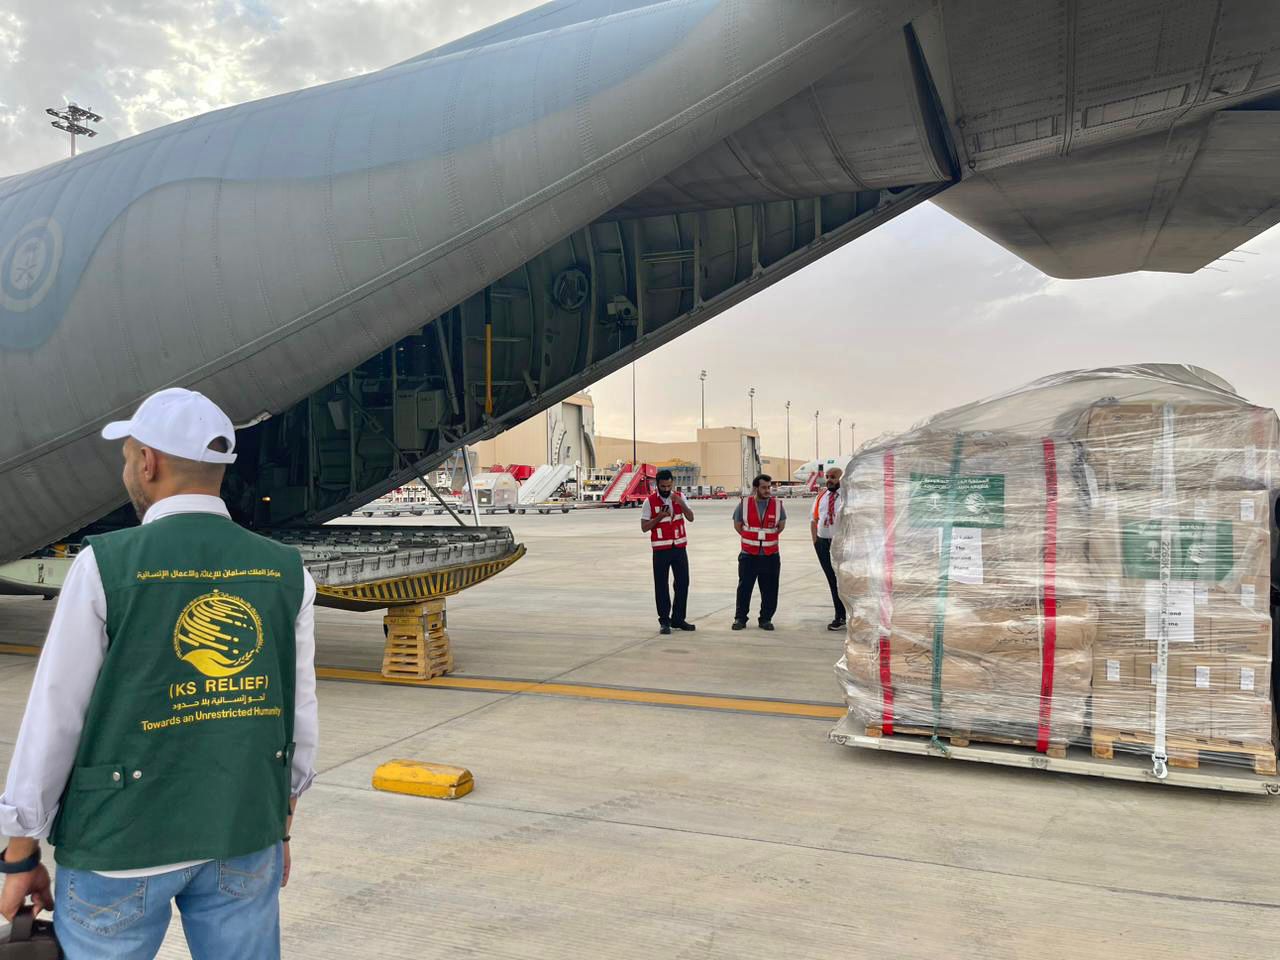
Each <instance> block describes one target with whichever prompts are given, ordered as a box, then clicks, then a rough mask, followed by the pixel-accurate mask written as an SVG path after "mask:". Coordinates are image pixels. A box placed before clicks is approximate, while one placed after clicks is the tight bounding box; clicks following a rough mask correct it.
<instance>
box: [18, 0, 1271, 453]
mask: <svg viewBox="0 0 1280 960" xmlns="http://www.w3.org/2000/svg"><path fill="white" fill-rule="evenodd" d="M535 5H536V4H535V3H532V2H527V0H484V2H481V0H474V2H471V3H459V2H448V0H347V2H344V3H337V2H333V0H248V2H236V0H99V2H95V3H92V4H91V3H85V2H73V0H5V3H4V4H3V7H0V176H5V175H8V174H12V173H19V172H21V171H24V170H29V169H32V168H34V167H38V166H42V165H44V164H46V163H50V162H52V161H54V160H58V159H60V158H62V157H63V156H65V155H66V151H67V141H66V136H65V134H60V133H58V132H56V131H54V130H52V129H51V128H50V127H49V126H48V125H47V121H48V119H49V118H48V117H46V116H44V108H45V107H46V106H60V105H62V104H63V103H65V102H67V101H69V100H74V101H76V102H78V103H80V104H81V105H82V106H85V107H88V108H90V109H92V110H94V111H95V112H97V113H99V114H101V115H102V117H103V123H102V124H101V125H100V131H101V134H100V136H99V137H98V139H97V140H95V141H91V142H90V144H89V145H90V146H92V145H95V144H99V145H100V144H102V143H108V142H111V141H113V140H116V139H121V138H124V137H128V136H131V135H133V134H136V133H141V132H143V131H145V130H149V129H151V128H153V127H156V126H160V125H162V124H165V123H169V122H172V121H174V120H178V119H181V118H184V117H188V116H192V115H194V114H198V113H203V112H205V111H207V110H211V109H215V108H218V107H222V106H226V105H229V104H233V103H239V102H243V101H245V100H251V99H256V98H258V97H263V96H269V95H271V94H276V93H282V92H286V91H289V90H295V89H298V88H301V87H306V86H311V85H313V84H316V83H322V82H327V81H330V80H335V79H339V78H341V77H346V76H352V75H356V74H360V73H365V72H368V71H371V70H377V69H380V68H382V67H385V66H388V65H390V64H392V63H396V62H398V61H400V60H404V59H406V58H408V57H411V56H414V55H416V54H419V53H422V52H424V51H426V50H430V49H432V48H434V47H437V46H439V45H440V44H442V43H446V42H448V41H450V40H452V39H454V38H456V37H459V36H463V35H465V34H467V33H470V32H472V31H474V30H477V29H480V28H481V27H484V26H487V25H488V24H490V23H493V22H496V21H499V20H503V19H505V18H507V17H509V16H512V15H514V14H516V13H519V12H521V11H523V10H525V9H528V8H530V7H532V6H535ZM1244 250H1245V251H1246V252H1240V253H1235V254H1232V255H1231V256H1230V260H1228V261H1223V262H1220V263H1218V264H1216V265H1215V266H1214V268H1212V269H1206V270H1202V271H1200V272H1199V273H1197V274H1194V275H1191V276H1181V275H1170V274H1151V273H1143V274H1130V275H1126V276H1121V277H1114V278H1108V279H1101V280H1083V281H1080V280H1077V281H1062V280H1053V279H1050V278H1049V277H1046V276H1045V275H1044V274H1042V273H1040V272H1039V271H1038V270H1036V269H1035V268H1033V267H1030V266H1028V265H1026V264H1024V263H1023V262H1022V261H1020V260H1019V259H1018V258H1017V257H1015V256H1013V255H1012V254H1010V253H1008V252H1006V251H1005V250H1003V249H1002V248H1000V247H999V246H997V245H996V244H994V243H992V242H991V241H989V240H987V239H986V238H984V237H982V236H981V235H979V234H978V233H976V232H975V231H973V230H972V229H970V228H969V227H968V226H966V225H965V224H963V223H961V222H959V221H957V220H955V219H953V218H952V217H950V216H949V215H948V214H946V213H944V212H943V211H942V210H940V209H939V208H937V207H935V206H933V205H932V204H923V205H921V206H919V207H916V208H915V209H914V210H912V211H909V212H908V213H906V214H904V215H903V216H901V217H899V218H898V219H896V220H893V221H891V222H890V223H889V224H887V225H885V226H883V227H881V228H879V229H878V230H876V231H874V232H873V233H871V234H869V235H867V236H865V237H862V238H860V239H859V240H856V241H854V242H853V243H851V244H848V245H847V246H845V247H843V248H841V249H840V250H838V251H836V252H834V253H832V254H829V255H828V256H826V257H825V258H823V259H822V260H820V261H818V262H817V263H815V264H813V265H811V266H810V267H808V268H806V269H805V270H802V271H800V272H799V273H797V274H795V275H793V276H791V277H789V278H788V279H786V280H784V281H782V282H780V283H778V284H776V285H774V286H773V287H770V288H768V289H766V290H764V291H762V292H760V293H758V294H756V295H755V296H753V297H752V298H751V299H749V300H747V301H745V302H744V303H742V304H739V305H738V306H735V307H733V308H732V309H730V310H727V311H725V312H724V313H723V314H721V315H719V316H718V317H715V318H714V319H712V320H710V321H707V322H706V323H704V324H703V325H702V326H701V327H698V328H697V329H695V330H693V331H692V332H690V333H688V334H686V335H684V336H683V337H681V338H679V339H677V340H675V341H673V342H672V343H670V344H668V345H667V346H665V347H662V348H659V349H658V350H656V351H654V352H653V353H650V354H649V355H647V356H646V357H644V358H643V359H642V360H640V361H639V362H638V363H637V364H636V370H635V373H636V387H637V395H638V397H639V402H638V404H637V406H638V410H637V417H636V419H637V424H638V432H639V435H640V438H641V439H645V440H689V439H692V438H693V434H694V431H695V429H696V428H697V426H698V424H699V421H700V401H699V388H700V384H699V381H698V373H699V371H700V370H703V369H705V370H706V371H707V376H708V379H707V382H706V407H707V425H708V426H726V425H731V424H737V425H746V424H747V422H748V417H749V405H748V397H747V391H748V390H749V389H750V388H751V387H755V390H756V396H755V422H756V425H757V426H758V427H759V428H760V431H761V438H762V446H763V447H764V452H765V453H766V454H768V455H770V456H784V455H786V438H787V433H788V431H787V416H786V406H785V405H786V402H787V401H788V400H790V401H791V404H792V406H791V417H790V441H791V455H792V456H793V457H796V458H799V457H802V456H805V457H807V456H812V455H813V453H814V451H815V424H814V413H815V411H817V412H818V413H819V416H818V420H817V441H818V442H817V445H816V449H817V450H818V452H819V454H820V455H821V456H822V457H824V458H825V457H828V456H835V455H836V454H837V453H848V452H849V447H850V443H851V441H853V440H855V439H856V442H857V443H858V445H861V444H862V443H863V442H865V441H867V440H869V439H871V438H873V437H875V436H878V435H881V434H885V433H891V432H896V431H901V430H903V429H906V428H908V427H910V426H911V425H912V424H914V423H916V422H918V421H919V420H921V419H923V418H924V417H926V416H928V415H929V414H931V413H934V412H937V411H939V410H943V409H946V408H948V407H952V406H956V405H958V404H962V403H967V402H970V401H972V400H976V399H979V398H981V397H983V396H987V395H990V394H992V393H995V392H999V391H1001V390H1004V389H1006V388H1009V387H1013V386H1016V385H1018V384H1020V383H1025V382H1027V381H1029V380H1033V379H1036V378H1038V377H1041V376H1044V375H1046V374H1049V373H1054V372H1057V371H1061V370H1070V369H1077V368H1085V367H1096V366H1111V365H1115V364H1121V363H1141V362H1168V363H1192V364H1196V365H1198V366H1202V367H1207V368H1208V369H1210V370H1212V371H1214V372H1215V373H1217V374H1218V375H1220V376H1222V377H1224V378H1225V379H1227V380H1228V381H1230V382H1231V383H1233V384H1235V386H1236V388H1237V389H1238V390H1239V392H1240V393H1241V394H1243V395H1244V396H1245V397H1247V398H1249V399H1250V400H1253V401H1254V402H1256V403H1262V404H1265V405H1267V406H1276V405H1277V404H1278V403H1280V388H1277V386H1276V379H1275V377H1274V376H1273V375H1272V371H1273V370H1274V369H1275V362H1274V357H1273V355H1272V353H1271V350H1273V349H1275V348H1276V344H1277V341H1276V338H1275V336H1274V334H1272V333H1270V332H1269V331H1270V330H1271V329H1272V325H1273V323H1274V320H1273V317H1274V313H1275V305H1274V301H1275V298H1276V294H1277V293H1280V266H1278V265H1277V264H1278V262H1280V232H1277V231H1271V232H1270V233H1268V234H1264V235H1262V236H1261V237H1259V238H1257V239H1255V240H1254V241H1253V242H1251V243H1249V244H1248V245H1247V246H1246V247H1245V248H1244ZM591 395H592V397H593V399H594V401H595V405H596V430H597V432H598V433H601V434H608V435H613V436H629V435H630V432H631V372H630V369H629V368H628V369H626V370H622V371H619V372H618V373H616V374H614V375H612V376H610V377H608V378H606V379H604V380H602V381H601V382H599V383H597V384H595V385H594V386H593V387H592V388H591ZM838 419H842V420H843V427H842V428H840V429H837V420H838ZM852 424H856V431H855V432H856V436H853V435H851V430H850V427H851V425H852Z"/></svg>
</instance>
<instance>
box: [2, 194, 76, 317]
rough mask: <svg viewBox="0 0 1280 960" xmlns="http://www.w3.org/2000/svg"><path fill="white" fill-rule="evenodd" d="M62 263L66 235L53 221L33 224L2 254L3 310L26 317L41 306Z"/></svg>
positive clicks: (20, 231)
mask: <svg viewBox="0 0 1280 960" xmlns="http://www.w3.org/2000/svg"><path fill="white" fill-rule="evenodd" d="M61 261H62V231H61V230H60V229H59V228H58V223H57V221H56V220H54V219H52V218H51V217H46V218H44V219H41V220H33V221H31V222H30V223H28V224H27V225H26V226H25V227H23V228H22V229H21V230H19V231H18V233H17V235H15V236H14V237H13V239H12V240H10V241H9V242H8V243H7V244H6V245H5V246H4V248H3V250H0V309H4V310H9V311H11V312H13V313H24V312H26V311H27V310H31V309H33V308H34V307H37V306H39V305H40V302H41V301H42V300H44V298H45V296H46V295H47V294H48V293H49V290H50V289H52V287H53V281H54V278H55V277H56V276H57V274H58V265H59V263H60V262H61Z"/></svg>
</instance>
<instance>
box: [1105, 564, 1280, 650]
mask: <svg viewBox="0 0 1280 960" xmlns="http://www.w3.org/2000/svg"><path fill="white" fill-rule="evenodd" d="M1270 586H1271V585H1270V581H1269V580H1268V579H1263V578H1260V577H1249V578H1246V579H1244V580H1241V581H1240V582H1239V583H1237V584H1236V585H1235V586H1234V587H1230V588H1228V587H1210V586H1208V585H1206V584H1203V583H1195V582H1188V581H1174V582H1173V583H1171V584H1170V589H1169V601H1168V602H1169V612H1170V617H1171V623H1170V631H1169V645H1170V648H1171V649H1175V648H1182V649H1192V648H1194V649H1198V650H1202V651H1203V652H1205V653H1209V652H1217V653H1251V654H1263V653H1267V652H1268V651H1270V649H1271V640H1270V635H1271V618H1270V616H1269V615H1268V612H1267V609H1268V608H1267V603H1268V600H1267V598H1268V595H1269V591H1270ZM1250 604H1251V605H1250ZM1096 606H1097V608H1098V611H1099V614H1098V639H1097V644H1098V646H1099V647H1100V648H1101V649H1103V650H1118V649H1130V650H1133V651H1135V652H1142V651H1143V650H1149V651H1150V652H1152V653H1154V652H1155V645H1156V642H1157V641H1158V640H1159V637H1160V582H1159V581H1156V580H1138V581H1132V580H1125V581H1119V582H1118V584H1117V585H1115V587H1114V588H1113V589H1112V591H1111V592H1110V593H1109V594H1108V595H1107V596H1106V597H1104V598H1102V599H1100V600H1097V601H1096Z"/></svg>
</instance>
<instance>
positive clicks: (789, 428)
mask: <svg viewBox="0 0 1280 960" xmlns="http://www.w3.org/2000/svg"><path fill="white" fill-rule="evenodd" d="M794 473H795V471H794V470H792V469H791V401H790V400H788V401H787V482H788V483H790V482H791V481H792V480H793V479H794V476H793V474H794Z"/></svg>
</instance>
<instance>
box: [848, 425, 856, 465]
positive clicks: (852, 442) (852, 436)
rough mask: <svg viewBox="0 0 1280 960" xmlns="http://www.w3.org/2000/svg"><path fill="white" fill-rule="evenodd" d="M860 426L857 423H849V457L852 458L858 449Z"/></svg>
mask: <svg viewBox="0 0 1280 960" xmlns="http://www.w3.org/2000/svg"><path fill="white" fill-rule="evenodd" d="M857 435H858V424H857V421H854V420H850V421H849V455H850V456H852V455H853V454H854V453H855V452H857V449H858V441H857V439H856V438H857Z"/></svg>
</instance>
